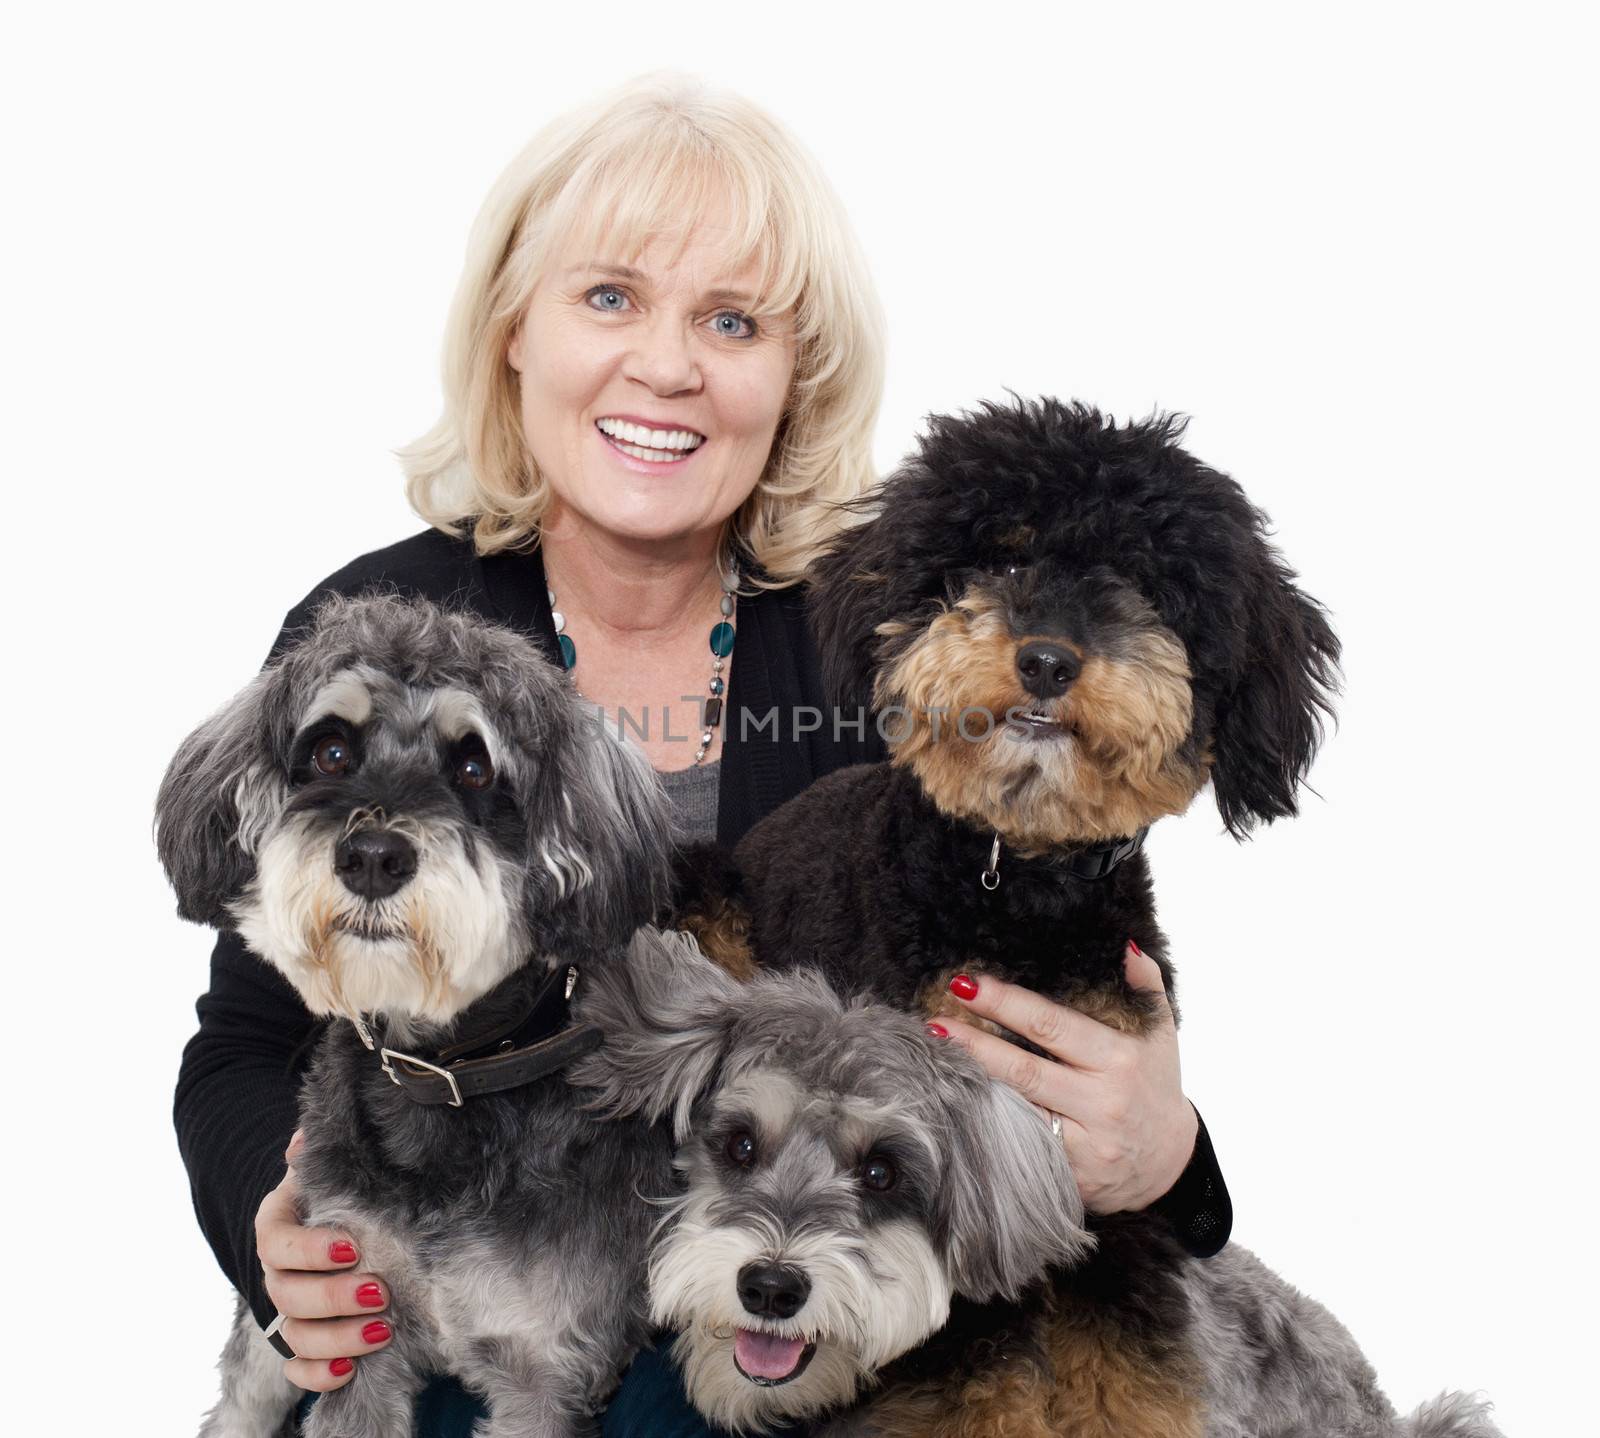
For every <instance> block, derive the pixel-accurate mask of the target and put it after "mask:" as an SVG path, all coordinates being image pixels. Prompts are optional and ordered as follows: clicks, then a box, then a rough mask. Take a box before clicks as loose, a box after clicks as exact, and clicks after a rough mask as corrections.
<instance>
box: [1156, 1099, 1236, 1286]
mask: <svg viewBox="0 0 1600 1438" xmlns="http://www.w3.org/2000/svg"><path fill="white" fill-rule="evenodd" d="M1194 1116H1195V1118H1196V1119H1197V1120H1198V1122H1199V1128H1198V1129H1197V1130H1196V1131H1195V1136H1194V1152H1193V1153H1191V1154H1190V1155H1189V1165H1188V1167H1187V1168H1185V1169H1184V1171H1183V1172H1182V1173H1181V1174H1179V1175H1178V1181H1177V1182H1176V1183H1175V1184H1173V1185H1172V1187H1171V1188H1169V1189H1168V1190H1167V1191H1166V1193H1164V1194H1162V1196H1161V1197H1160V1198H1158V1199H1157V1200H1156V1201H1155V1202H1154V1203H1153V1204H1151V1205H1150V1209H1151V1211H1152V1212H1154V1213H1159V1214H1160V1215H1161V1216H1162V1217H1163V1218H1165V1219H1166V1220H1167V1222H1168V1223H1170V1224H1171V1225H1172V1231H1173V1233H1174V1234H1176V1235H1177V1239H1178V1242H1179V1243H1181V1244H1182V1245H1183V1246H1184V1247H1185V1248H1186V1249H1188V1250H1189V1252H1190V1253H1192V1254H1193V1255H1194V1256H1195V1257H1196V1258H1210V1257H1211V1256H1212V1255H1213V1254H1215V1253H1220V1252H1221V1251H1222V1247H1223V1245H1224V1244H1226V1243H1227V1241H1228V1235H1229V1234H1230V1233H1232V1232H1233V1200H1232V1199H1231V1198H1229V1197H1228V1185H1227V1184H1226V1183H1224V1182H1223V1179H1222V1169H1221V1168H1220V1167H1219V1166H1218V1164H1217V1154H1216V1150H1215V1149H1213V1148H1212V1147H1211V1135H1210V1134H1209V1133H1207V1132H1206V1121H1205V1119H1203V1118H1201V1117H1200V1110H1199V1109H1195V1111H1194Z"/></svg>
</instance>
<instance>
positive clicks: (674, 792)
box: [656, 759, 722, 843]
mask: <svg viewBox="0 0 1600 1438" xmlns="http://www.w3.org/2000/svg"><path fill="white" fill-rule="evenodd" d="M656 773H657V774H658V775H660V778H661V787H662V788H663V789H665V790H666V791H667V802H668V803H669V804H671V806H672V836H673V838H675V839H677V840H679V841H680V842H681V843H688V842H689V841H690V840H693V839H715V838H716V837H717V781H718V780H719V779H720V778H721V777H722V760H720V759H718V760H716V761H715V762H713V763H710V764H695V765H692V766H691V767H690V768H688V769H679V770H677V771H676V772H675V773H671V774H668V773H665V772H663V771H662V770H660V769H657V770H656Z"/></svg>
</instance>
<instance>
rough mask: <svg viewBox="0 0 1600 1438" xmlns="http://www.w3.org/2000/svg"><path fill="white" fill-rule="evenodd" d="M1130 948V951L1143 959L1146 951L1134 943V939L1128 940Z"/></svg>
mask: <svg viewBox="0 0 1600 1438" xmlns="http://www.w3.org/2000/svg"><path fill="white" fill-rule="evenodd" d="M1128 947H1129V948H1130V949H1132V950H1133V951H1134V953H1135V954H1137V955H1139V956H1140V957H1143V955H1144V950H1143V949H1141V948H1140V947H1139V946H1138V945H1137V944H1136V943H1134V941H1133V940H1132V939H1129V940H1128Z"/></svg>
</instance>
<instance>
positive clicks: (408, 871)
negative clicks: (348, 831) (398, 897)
mask: <svg viewBox="0 0 1600 1438" xmlns="http://www.w3.org/2000/svg"><path fill="white" fill-rule="evenodd" d="M333 869H334V872H335V873H336V874H338V876H339V879H340V882H341V883H343V884H344V886H345V888H347V889H349V890H350V892H351V893H352V894H360V895H361V897H362V898H363V899H387V898H388V897H389V895H390V894H393V893H397V892H398V891H399V890H401V889H403V888H405V886H406V884H407V883H408V882H409V881H410V879H411V876H412V875H413V874H414V873H416V872H417V851H416V850H415V849H413V848H412V847H411V843H410V841H409V840H408V839H406V838H404V837H403V836H402V835H399V834H396V833H394V832H392V831H391V830H388V829H362V830H361V831H360V832H359V833H355V834H352V835H350V837H349V838H347V839H341V840H339V843H338V844H337V846H335V848H334V851H333Z"/></svg>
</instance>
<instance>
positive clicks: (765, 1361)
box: [733, 1328, 806, 1378]
mask: <svg viewBox="0 0 1600 1438" xmlns="http://www.w3.org/2000/svg"><path fill="white" fill-rule="evenodd" d="M805 1347H806V1341H805V1339H803V1338H780V1337H778V1335H777V1334H776V1333H752V1332H751V1331H750V1330H749V1329H748V1328H740V1329H737V1330H736V1331H735V1333H734V1335H733V1359H734V1362H735V1363H737V1364H738V1365H739V1367H740V1368H741V1369H743V1370H744V1372H745V1373H747V1374H748V1375H749V1376H750V1377H752V1378H787V1377H788V1376H789V1375H790V1374H791V1373H793V1372H794V1367H795V1364H797V1363H798V1362H799V1361H800V1355H801V1354H802V1353H804V1352H805Z"/></svg>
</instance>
